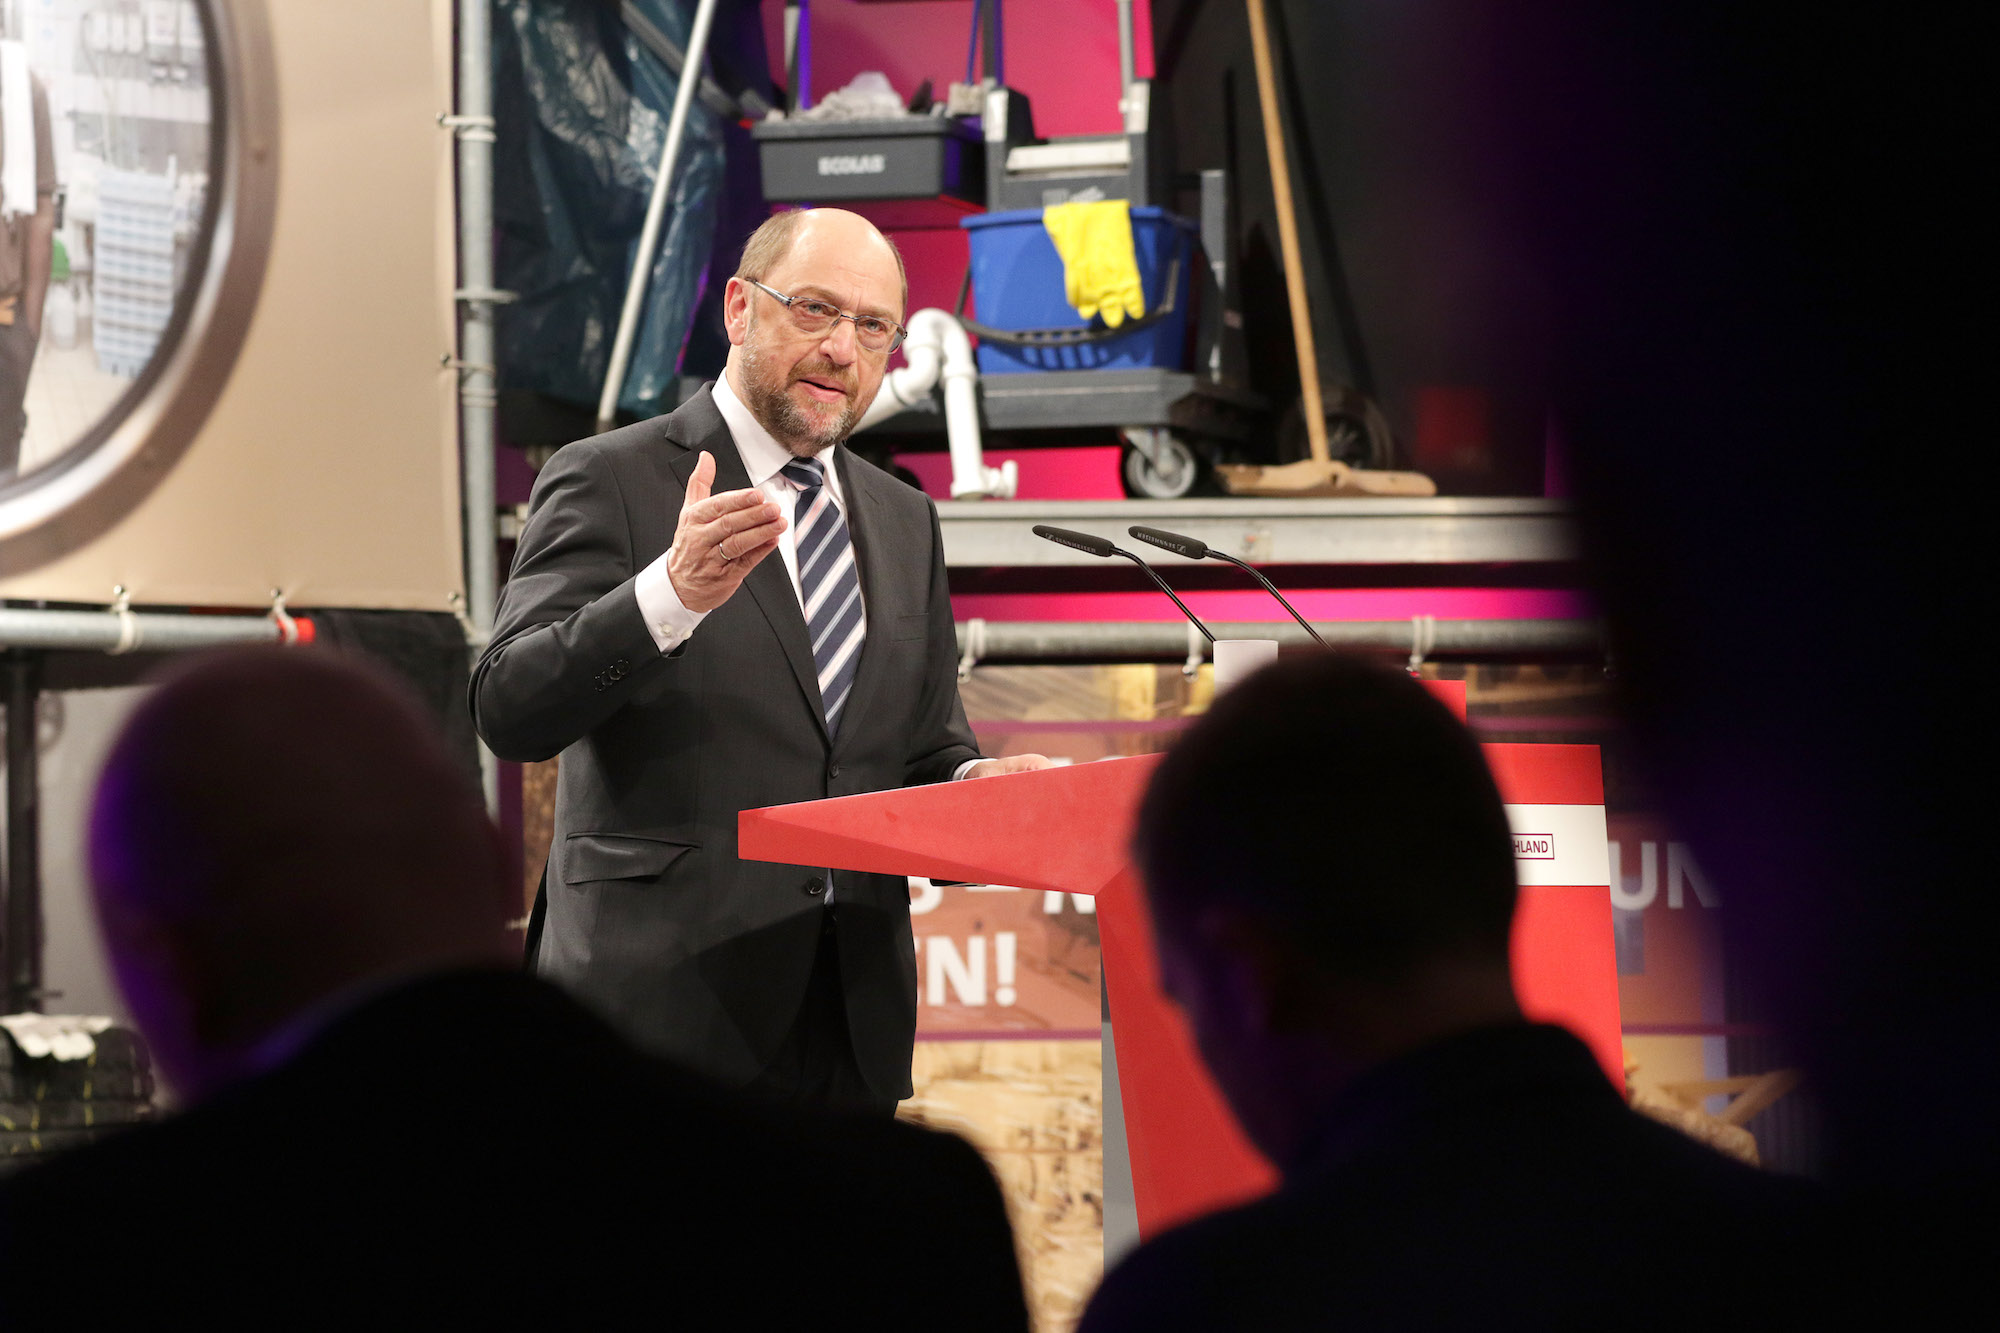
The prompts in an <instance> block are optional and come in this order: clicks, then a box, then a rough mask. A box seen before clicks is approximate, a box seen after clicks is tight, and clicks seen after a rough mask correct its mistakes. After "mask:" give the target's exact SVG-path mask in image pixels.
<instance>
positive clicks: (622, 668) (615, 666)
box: [611, 657, 632, 676]
mask: <svg viewBox="0 0 2000 1333" xmlns="http://www.w3.org/2000/svg"><path fill="white" fill-rule="evenodd" d="M611 669H612V670H613V671H616V672H617V673H618V674H619V675H621V676H622V675H624V674H625V673H626V672H628V671H630V670H631V669H632V664H631V663H630V662H628V661H626V660H625V659H624V658H622V657H621V658H619V659H618V660H617V661H616V662H613V663H612V664H611Z"/></svg>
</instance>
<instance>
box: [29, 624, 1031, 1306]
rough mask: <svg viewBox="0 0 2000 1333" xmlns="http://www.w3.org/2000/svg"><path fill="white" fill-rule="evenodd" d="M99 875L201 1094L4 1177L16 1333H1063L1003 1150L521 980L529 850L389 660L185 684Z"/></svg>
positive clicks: (280, 668)
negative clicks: (765, 1076) (628, 1025)
mask: <svg viewBox="0 0 2000 1333" xmlns="http://www.w3.org/2000/svg"><path fill="white" fill-rule="evenodd" d="M90 861H91V874H92V881H93V887H94V891H95V895H96V902H97V907H98V912H99V916H100V919H101V921H102V923H103V926H104V935H105V942H106V945H107V948H108V951H109V954H110V958H111V962H112V965H113V970H114V972H115V974H116V976H117V979H118V983H119V986H120V988H121V990H122V991H123V992H124V994H125V997H126V999H127V1002H128V1004H129V1006H130V1008H131V1011H132V1016H133V1019H134V1021H135V1022H136V1024H137V1025H138V1027H139V1028H140V1030H141V1031H142V1032H143V1033H144V1034H145V1036H146V1038H147V1040H148V1042H149V1043H150V1044H151V1047H152V1050H153V1052H154V1054H155V1056H156V1058H157V1060H158V1063H159V1065H160V1068H161V1069H162V1071H163V1072H164V1073H165V1074H166V1076H167V1077H168V1079H169V1080H170V1081H171V1083H172V1085H173V1086H174V1088H175V1089H176V1090H177V1092H178V1093H179V1094H180V1096H181V1098H182V1100H183V1102H184V1103H186V1106H185V1109H183V1110H182V1111H181V1112H180V1113H179V1114H177V1115H174V1116H171V1117H169V1118H168V1119H166V1120H163V1121H160V1122H157V1123H154V1124H150V1125H143V1126H140V1127H137V1128H134V1129H131V1130H128V1131H125V1132H124V1133H122V1134H120V1135H118V1136H116V1137H114V1138H110V1139H107V1140H105V1141H103V1142H101V1143H99V1144H97V1145H94V1146H92V1147H89V1148H85V1149H80V1150H77V1151H75V1152H72V1153H71V1154H69V1155H67V1156H64V1157H59V1158H56V1159H54V1160H53V1161H51V1162H48V1163H46V1164H44V1165H42V1166H39V1167H37V1168H34V1169H33V1170H30V1171H28V1172H26V1173H23V1174H22V1175H20V1176H17V1177H14V1178H12V1179H10V1180H8V1181H6V1182H5V1183H4V1185H0V1256H4V1262H5V1268H6V1273H5V1280H4V1281H0V1328H5V1329H16V1328H19V1329H31V1328H59V1327H63V1326H65V1325H67V1324H71V1323H74V1322H76V1320H77V1318H78V1317H79V1315H80V1313H83V1312H87V1316H86V1317H87V1319H88V1320H89V1321H91V1322H99V1323H109V1324H114V1325H116V1324H121V1323H129V1324H133V1325H142V1324H165V1325H168V1326H182V1325H193V1324H199V1325H201V1326H204V1327H222V1328H245V1327H273V1326H276V1327H342V1328H360V1327H374V1326H384V1325H393V1326H420V1325H435V1326H438V1327H452V1328H459V1327H465V1328H472V1327H481V1326H486V1327H524V1326H525V1327H537V1328H581V1327H630V1326H639V1325H644V1326H646V1327H661V1326H668V1327H686V1328H793V1327H797V1328H898V1327H903V1328H909V1327H920V1326H926V1325H929V1324H932V1323H935V1322H936V1321H937V1320H938V1319H940V1318H942V1319H946V1320H948V1321H949V1322H951V1323H952V1324H953V1326H954V1327H980V1328H993V1329H1017V1330H1018V1329H1024V1328H1025V1327H1026V1314H1025V1309H1024V1306H1023V1302H1022V1298H1021V1291H1020V1282H1019V1277H1018V1273H1017V1271H1016V1268H1015V1261H1014V1256H1013V1250H1012V1246H1011V1243H1010V1240H1009V1236H1008V1232H1007V1224H1006V1217H1005V1213H1004V1211H1003V1209H1002V1206H1001V1201H1000V1197H999V1191H998V1189H997V1187H996V1186H995V1185H994V1182H993V1179H992V1177H991V1175H990V1174H988V1172H987V1171H986V1169H985V1167H984V1165H983V1164H982V1163H981V1162H980V1161H979V1159H978V1157H977V1156H976V1154H974V1153H973V1151H972V1150H971V1149H970V1148H968V1147H967V1146H966V1145H965V1144H963V1143H962V1142H959V1141H958V1140H955V1139H952V1138H950V1137H948V1136H945V1135H939V1134H932V1133H928V1132H925V1131H920V1130H918V1129H916V1128H914V1127H912V1126H908V1125H903V1124H900V1123H898V1122H895V1121H893V1120H878V1119H852V1120H850V1119H846V1118H836V1117H832V1116H826V1115H811V1116H807V1115H802V1114H798V1113H794V1112H789V1111H784V1110H781V1109H779V1108H771V1107H766V1106H761V1105H756V1104H751V1103H747V1102H744V1101H743V1100H742V1099H740V1098H738V1097H736V1096H735V1095H733V1094H729V1093H726V1092H724V1091H723V1090H721V1089H718V1088H715V1087H713V1086H712V1085H711V1084H709V1083H708V1082H707V1081H706V1080H703V1079H699V1078H697V1077H695V1076H694V1075H692V1074H689V1073H687V1072H686V1071H683V1070H680V1069H677V1068H675V1067H673V1066H671V1065H669V1064H667V1063H665V1062H662V1061H658V1060H655V1059H653V1058H652V1057H649V1056H645V1055H642V1054H640V1053H639V1052H637V1051H635V1050H633V1049H632V1048H631V1047H630V1046H629V1045H628V1044H627V1043H626V1042H625V1041H624V1040H623V1039H622V1038H620V1037H618V1036H617V1035H616V1034H615V1033H613V1032H612V1031H611V1030H610V1029H609V1028H608V1027H606V1026H605V1024H604V1023H603V1022H602V1021H600V1020H599V1019H597V1018H595V1017H593V1016H592V1015H591V1014H589V1013H588V1012H587V1011H586V1010H584V1009H583V1008H582V1007H581V1006H579V1005H578V1004H576V1002H575V1001H573V1000H571V999H570V998H569V997H568V996H566V995H564V994H563V993H562V992H561V991H560V990H558V989H556V988H555V987H553V986H550V985H548V984H547V983H545V982H541V981H538V980H535V979H534V978H531V977H526V976H523V975H521V973H520V971H519V965H518V956H517V955H516V954H515V951H514V947H513V944H512V942H511V937H510V935H509V933H508V931H507V925H506V923H507V919H508V917H509V916H510V915H511V909H512V906H513V901H514V899H513V891H512V888H511V886H510V884H509V883H508V879H509V876H508V875H507V873H506V868H505V858H504V856H503V855H502V853H501V849H500V846H499V840H498V838H497V837H496V835H495V833H494V830H493V828H492V826H491V825H490V824H489V823H488V822H487V821H486V818H485V812H484V811H483V810H482V809H481V808H480V805H479V801H478V796H477V793H476V791H475V790H474V789H473V787H472V784H471V783H470V781H469V780H468V779H467V777H466V776H465V774H464V772H463V769H462V766H461V765H459V764H458V763H456V762H455V761H454V759H453V758H452V757H451V755H450V754H449V753H448V752H447V750H446V749H445V747H444V745H443V744H442V743H441V741H440V739H439V738H438V737H437V736H436V735H435V734H434V730H433V728H432V727H431V725H430V724H429V722H428V721H427V719H424V718H423V717H421V716H420V714H419V712H418V709H417V707H416V705H415V704H414V703H413V702H412V701H410V700H409V699H407V698H406V697H405V696H404V695H403V694H402V693H401V690H400V688H399V687H396V686H394V685H392V684H390V683H389V682H388V681H387V680H386V678H378V677H376V676H374V675H373V674H372V673H371V672H368V671H366V670H363V669H362V668H360V667H358V666H356V665H354V664H352V663H350V662H347V661H345V660H342V659H340V658H336V657H333V656H331V655H330V654H327V653H325V651H324V650H318V649H299V650H278V649H275V648H273V649H251V650H235V651H233V652H231V653H229V654H226V655H224V656H221V657H219V658H216V659H213V660H210V661H208V662H207V663H205V664H202V665H197V666H195V667H193V668H191V669H189V670H187V671H185V672H183V673H182V674H180V675H178V676H177V677H176V678H173V679H171V680H170V681H168V682H167V683H166V684H164V685H163V686H162V687H161V689H160V690H159V691H158V692H157V693H155V694H154V695H153V696H152V697H151V698H150V699H148V700H147V701H146V702H145V703H144V704H142V705H141V706H140V708H139V711H138V712H137V714H136V715H135V716H134V717H133V719H132V720H131V722H130V723H129V724H128V725H127V727H126V729H125V731H124V733H123V734H122V735H121V737H120V738H119V740H118V742H117V743H116V745H115V747H114V749H113V751H112V754H111V758H110V760H109V763H108V767H107V770H106V776H105V778H104V781H103V783H102V786H101V788H100V791H99V795H98V799H97V803H96V807H95V810H94V812H93V814H92V819H91V826H90Z"/></svg>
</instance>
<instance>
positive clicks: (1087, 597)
mask: <svg viewBox="0 0 2000 1333" xmlns="http://www.w3.org/2000/svg"><path fill="white" fill-rule="evenodd" d="M1246 577H1247V575H1246ZM1168 581H1169V582H1172V579H1171V578H1169V580H1168ZM1285 596H1286V597H1287V598H1289V599H1290V600H1291V603H1292V605H1294V606H1296V607H1298V608H1299V614H1300V615H1302V616H1304V617H1305V618H1306V619H1308V620H1315V621H1339V620H1408V619H1409V618H1410V617H1411V616H1434V617H1436V618H1437V619H1439V620H1580V619H1585V618H1587V617H1589V616H1591V615H1592V614H1594V612H1593V610H1592V608H1591V604H1590V601H1589V599H1588V598H1586V597H1584V596H1583V594H1581V593H1578V592H1572V591H1568V590H1565V589H1552V588H1335V589H1320V590H1311V589H1295V588H1286V589H1285ZM1181 600H1182V601H1184V602H1186V603H1187V604H1188V607H1189V609H1190V610H1192V611H1193V612H1194V613H1195V614H1196V615H1198V616H1200V617H1201V618H1202V619H1203V620H1219V621H1250V622H1256V621H1266V620H1282V619H1284V618H1285V613H1284V611H1283V610H1282V609H1281V608H1280V607H1279V606H1278V604H1277V603H1276V602H1274V601H1272V600H1271V596H1270V594H1269V593H1266V592H1264V591H1262V590H1261V589H1255V590H1245V591H1242V592H1228V591H1208V592H1182V593H1181ZM951 610H952V614H953V615H955V616H957V617H958V618H959V619H961V620H965V619H969V618H971V617H973V616H978V617H980V618H982V619H985V620H1105V621H1128V620H1179V619H1180V618H1181V613H1180V612H1179V611H1178V610H1176V609H1175V608H1174V604H1173V603H1172V602H1170V601H1168V600H1167V599H1166V597H1164V596H1163V595H1161V594H1160V593H1157V592H1018V593H1016V592H1003V593H954V594H953V595H952V599H951Z"/></svg>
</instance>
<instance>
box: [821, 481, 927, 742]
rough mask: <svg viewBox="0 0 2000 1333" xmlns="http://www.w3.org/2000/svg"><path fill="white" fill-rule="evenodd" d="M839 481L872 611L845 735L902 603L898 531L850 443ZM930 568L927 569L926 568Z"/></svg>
mask: <svg viewBox="0 0 2000 1333" xmlns="http://www.w3.org/2000/svg"><path fill="white" fill-rule="evenodd" d="M839 451H840V452H839V455H838V456H839V459H840V479H841V481H842V483H844V489H845V490H846V492H847V531H848V534H849V535H850V536H851V537H852V538H853V539H854V563H855V565H856V567H857V569H858V570H859V572H860V575H861V594H862V597H863V599H864V606H865V608H866V610H867V614H868V628H867V632H866V635H865V637H863V639H862V640H861V664H860V666H859V667H857V668H856V669H855V673H854V690H853V693H852V694H851V695H850V696H849V697H848V700H847V706H846V707H845V708H843V709H841V719H842V721H841V727H840V734H841V735H842V736H849V735H852V734H853V732H854V729H855V727H856V725H857V724H858V722H859V720H860V719H861V718H864V717H866V716H867V715H868V707H869V704H870V702H871V700H872V699H873V697H874V694H875V690H876V687H877V685H878V684H879V682H880V680H881V676H882V663H883V661H884V660H885V655H886V654H887V653H888V652H889V651H890V647H889V644H890V640H891V638H892V637H893V630H894V617H895V615H896V610H895V608H896V607H898V606H900V605H902V599H901V598H899V597H897V596H896V587H895V579H896V574H897V571H896V569H895V567H894V561H895V550H896V542H895V534H894V533H892V532H890V531H888V525H889V516H888V511H887V510H886V509H885V508H884V506H883V504H882V499H881V496H880V495H879V494H877V493H876V490H875V482H876V477H875V476H874V474H872V473H870V472H869V471H867V470H866V469H863V468H861V467H858V466H856V464H855V460H854V455H853V454H852V453H851V452H849V451H848V449H847V446H845V445H841V446H839ZM927 572H928V571H927Z"/></svg>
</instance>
